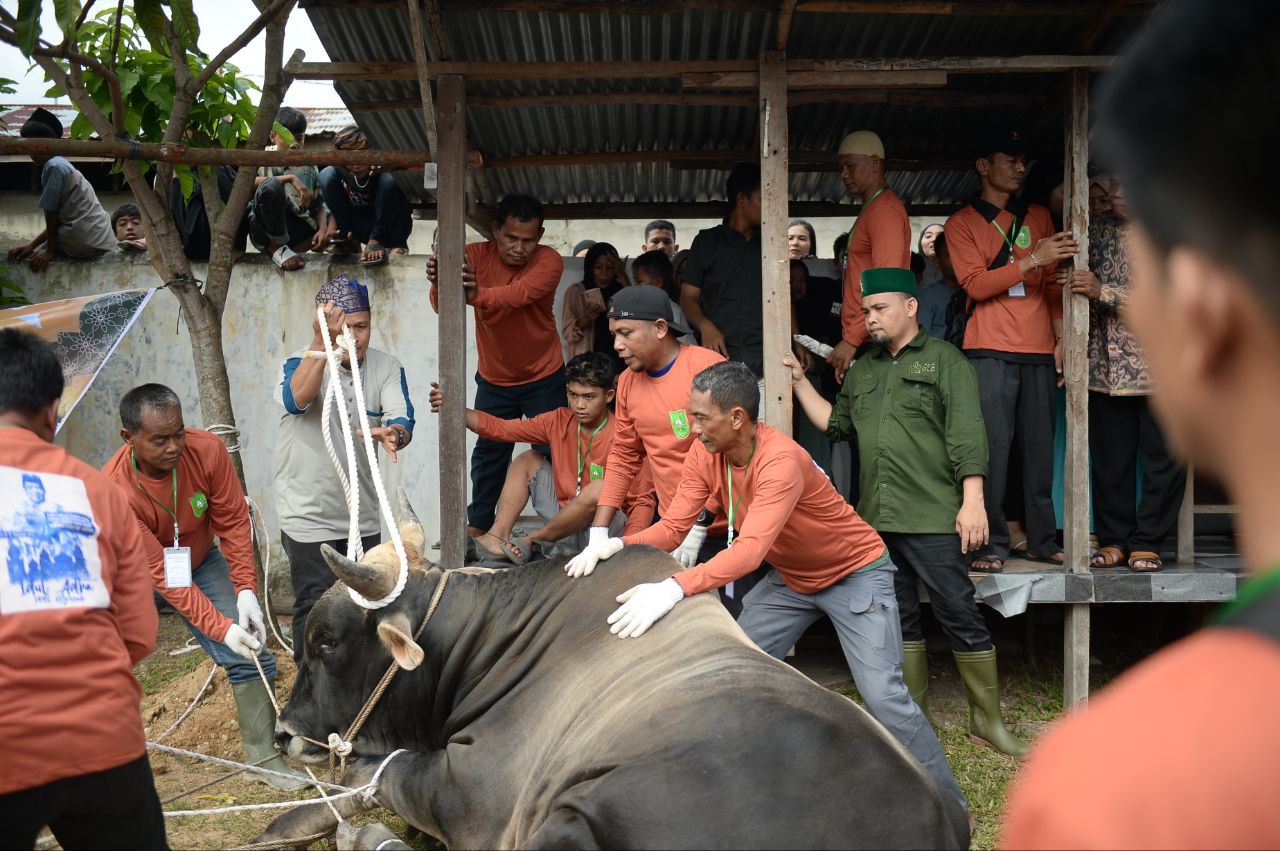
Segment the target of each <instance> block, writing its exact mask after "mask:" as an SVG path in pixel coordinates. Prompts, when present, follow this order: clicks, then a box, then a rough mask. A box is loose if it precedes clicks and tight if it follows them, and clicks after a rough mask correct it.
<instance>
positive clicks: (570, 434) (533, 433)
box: [431, 352, 656, 565]
mask: <svg viewBox="0 0 1280 851" xmlns="http://www.w3.org/2000/svg"><path fill="white" fill-rule="evenodd" d="M565 381H566V388H565V395H566V396H567V397H568V401H569V404H568V406H567V407H563V408H557V409H555V410H554V411H548V412H547V413H545V414H539V415H538V416H536V417H533V418H532V419H528V420H525V419H511V420H504V419H499V418H498V417H495V416H492V415H490V414H486V413H484V412H483V411H473V410H471V409H470V408H468V409H467V428H468V429H470V430H471V431H473V432H475V433H476V434H478V435H480V436H482V437H487V438H489V439H490V440H497V441H501V442H504V443H517V442H520V441H526V442H528V443H533V444H546V445H548V446H550V447H551V458H550V460H548V459H546V458H544V457H543V456H542V453H540V452H538V451H537V450H536V449H530V450H528V451H526V452H524V453H523V454H521V455H520V456H518V457H517V458H516V459H515V461H513V462H512V463H511V466H510V467H508V468H507V478H506V482H505V484H504V485H503V487H502V495H501V496H500V497H499V498H498V507H497V511H496V512H495V516H494V521H493V525H492V526H490V527H489V530H488V531H487V532H485V533H484V534H483V535H480V536H479V537H478V538H476V539H475V542H476V546H477V547H478V548H479V549H480V550H483V551H487V552H488V553H490V554H492V555H495V556H499V557H501V556H505V557H506V558H507V559H508V560H510V561H511V562H512V563H513V564H517V565H521V564H526V563H527V562H528V561H529V559H530V558H531V556H532V554H533V545H534V544H538V546H539V549H541V550H542V552H543V553H544V554H545V555H553V554H555V555H561V554H572V553H577V552H578V551H579V550H581V549H582V548H583V547H584V546H585V545H586V541H587V527H588V526H589V525H590V524H591V518H592V516H593V515H594V514H595V511H596V503H597V502H598V500H599V499H600V491H601V490H602V489H603V487H604V468H605V461H606V459H607V458H608V457H609V449H610V447H612V446H613V435H614V429H615V428H616V425H615V422H614V418H613V416H612V415H611V413H610V411H609V406H610V404H611V403H612V402H613V362H612V361H611V360H610V359H609V356H608V355H605V354H601V353H600V352H587V353H585V354H581V355H578V356H577V357H575V358H574V359H573V360H571V361H569V365H568V366H567V367H566V368H565ZM431 388H432V389H431V410H432V411H436V412H438V411H439V410H440V404H441V402H442V400H443V397H442V395H441V393H440V385H439V384H436V383H434V382H433V383H432V385H431ZM530 499H532V501H533V510H534V511H536V512H537V514H538V516H539V517H540V518H542V520H543V522H544V524H545V525H543V526H542V528H540V529H537V530H535V531H533V532H530V533H529V534H528V535H524V536H522V537H519V538H516V539H514V540H509V539H510V538H511V530H512V528H513V527H514V526H515V524H516V520H518V519H519V517H520V510H521V509H523V508H524V506H525V502H527V501H529V500H530ZM655 504H656V499H655V497H654V492H653V478H652V476H650V475H649V472H648V466H647V465H646V466H645V468H644V470H643V471H642V472H641V474H640V475H639V476H637V477H636V478H635V480H634V481H633V482H632V485H631V489H630V492H629V493H628V496H627V504H626V505H625V506H624V510H623V511H620V512H618V514H616V515H615V516H614V518H613V522H612V524H611V525H610V529H611V532H612V533H615V534H616V532H617V530H621V529H624V527H625V531H626V533H627V534H631V533H634V532H639V531H641V530H643V529H645V528H646V527H647V526H648V525H649V524H650V522H652V520H653V512H654V506H655ZM482 554H483V553H482Z"/></svg>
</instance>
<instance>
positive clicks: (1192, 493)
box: [1178, 464, 1196, 564]
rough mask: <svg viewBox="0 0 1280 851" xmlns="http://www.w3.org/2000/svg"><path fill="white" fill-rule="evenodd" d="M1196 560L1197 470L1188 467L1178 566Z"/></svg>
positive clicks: (1179, 524) (1191, 466)
mask: <svg viewBox="0 0 1280 851" xmlns="http://www.w3.org/2000/svg"><path fill="white" fill-rule="evenodd" d="M1195 560H1196V469H1195V467H1194V466H1193V465H1191V464H1188V465H1187V485H1186V490H1184V491H1183V492H1182V507H1181V508H1180V509H1178V564H1190V563H1191V562H1194V561H1195Z"/></svg>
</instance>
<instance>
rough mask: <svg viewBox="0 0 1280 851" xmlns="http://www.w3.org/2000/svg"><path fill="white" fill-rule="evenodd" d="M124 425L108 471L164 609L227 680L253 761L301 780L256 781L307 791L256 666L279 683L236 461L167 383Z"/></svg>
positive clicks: (138, 396) (140, 395) (141, 389)
mask: <svg viewBox="0 0 1280 851" xmlns="http://www.w3.org/2000/svg"><path fill="white" fill-rule="evenodd" d="M120 424H121V430H120V436H121V437H122V438H123V439H124V444H123V445H122V446H121V447H120V448H119V449H118V450H116V453H115V455H113V456H111V459H110V460H109V461H107V463H106V464H105V465H104V466H103V468H102V472H104V473H106V475H107V478H109V479H111V480H112V481H113V482H115V483H116V485H117V486H118V487H119V488H120V490H121V491H122V492H123V493H124V494H125V496H126V497H128V499H129V505H130V507H131V508H132V509H133V515H134V518H135V522H136V524H137V526H138V529H139V531H140V532H141V533H142V534H141V540H142V548H141V549H142V554H143V557H144V558H145V560H146V562H147V566H148V567H149V568H150V570H151V580H152V583H153V584H154V586H155V598H156V603H157V604H158V605H163V604H164V603H166V602H167V603H168V604H169V605H171V606H173V608H174V609H175V610H177V612H178V614H179V615H180V616H181V617H182V619H183V621H185V622H186V624H187V628H188V629H189V630H190V631H191V634H192V635H193V636H195V639H196V642H197V643H198V644H199V645H200V646H201V647H202V648H204V651H205V652H206V653H208V654H209V655H210V656H211V657H213V660H214V661H215V662H216V663H217V664H218V665H220V666H221V667H222V668H223V669H224V670H225V671H226V672H227V679H228V680H230V682H231V690H232V691H233V692H234V693H235V698H236V715H237V721H238V722H239V725H240V738H241V740H242V741H243V743H244V753H245V756H246V757H247V759H248V761H249V762H251V763H254V764H257V763H262V762H263V761H264V760H266V762H265V763H264V764H263V767H264V768H266V769H267V770H269V771H279V772H282V773H286V774H290V773H291V774H294V775H295V776H297V777H298V778H299V779H296V780H289V779H287V778H284V777H276V776H273V775H269V774H260V773H252V772H251V773H250V776H251V777H253V778H254V779H256V780H259V781H261V782H263V783H267V784H269V785H271V786H274V787H276V788H277V789H286V790H290V791H292V790H296V789H301V788H302V787H303V786H305V785H306V779H305V778H304V777H302V776H301V775H298V774H297V773H296V772H291V771H290V769H289V766H288V765H286V764H285V762H284V760H283V759H282V758H281V757H280V756H279V755H278V754H276V750H275V722H276V719H275V712H274V709H273V708H272V706H271V698H270V696H269V695H268V694H267V686H266V684H264V683H263V682H262V677H260V676H259V675H258V669H257V667H256V666H255V665H254V662H253V659H254V656H255V655H256V656H257V657H258V661H259V662H261V664H262V669H263V671H264V672H265V674H266V676H267V678H268V680H272V681H274V679H275V675H276V659H275V656H273V655H272V654H271V652H270V651H268V650H267V649H265V647H264V646H263V645H264V644H265V642H266V637H267V633H266V628H265V626H264V624H263V617H262V607H261V606H259V605H258V597H257V585H258V581H257V574H256V572H255V567H254V562H253V541H252V537H251V532H250V526H249V504H248V502H246V501H245V498H244V492H243V491H242V490H241V489H240V481H239V479H237V478H236V472H235V468H234V467H233V466H232V465H231V456H230V455H228V454H227V448H226V446H224V445H223V443H222V441H221V440H219V439H218V438H217V437H215V436H214V435H212V434H209V432H207V431H200V430H199V429H194V428H192V429H189V428H186V426H185V425H184V424H183V421H182V403H181V402H180V401H179V399H178V395H177V394H176V393H174V392H173V391H172V390H170V389H169V388H168V387H165V386H164V385H162V384H143V385H140V386H138V387H135V388H133V389H132V390H130V391H129V392H128V393H126V394H125V395H124V398H122V399H121V400H120ZM215 538H216V539H217V541H218V543H217V544H215V543H214V539H215Z"/></svg>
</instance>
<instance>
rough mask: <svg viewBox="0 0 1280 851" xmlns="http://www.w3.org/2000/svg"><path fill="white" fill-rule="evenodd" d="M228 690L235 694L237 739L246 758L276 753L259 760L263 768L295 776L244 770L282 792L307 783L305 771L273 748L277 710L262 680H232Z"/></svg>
mask: <svg viewBox="0 0 1280 851" xmlns="http://www.w3.org/2000/svg"><path fill="white" fill-rule="evenodd" d="M231 691H232V692H233V693H234V694H235V696H236V722H237V723H238V724H239V725H240V740H241V741H242V742H243V743H244V755H245V761H246V762H250V763H256V762H257V761H258V760H260V759H266V758H267V757H269V756H271V755H272V754H276V756H275V758H274V759H270V760H267V761H266V762H264V763H263V764H262V767H263V768H266V769H269V770H271V771H280V772H284V773H285V774H292V775H294V776H295V777H297V778H298V779H297V780H286V779H284V778H283V777H276V776H275V775H272V774H259V773H258V772H256V771H246V772H245V774H246V775H247V776H248V777H249V778H251V779H253V780H257V781H258V782H259V783H266V784H267V785H268V786H271V787H273V788H276V789H279V790H281V791H282V792H296V791H298V790H299V789H302V788H304V787H305V786H307V785H308V784H309V783H310V781H309V780H308V779H307V776H306V775H305V774H301V773H299V772H297V771H294V770H293V769H292V768H290V767H289V765H288V763H286V762H285V761H284V757H282V756H280V755H279V753H278V752H277V751H276V746H275V734H276V714H275V709H274V708H273V707H272V706H271V698H270V696H269V695H268V694H267V687H266V686H265V685H264V684H263V682H262V680H249V681H248V682H243V683H235V684H234V685H232V686H231Z"/></svg>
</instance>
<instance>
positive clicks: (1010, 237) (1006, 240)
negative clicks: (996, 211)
mask: <svg viewBox="0 0 1280 851" xmlns="http://www.w3.org/2000/svg"><path fill="white" fill-rule="evenodd" d="M1013 223H1014V225H1017V224H1018V217H1017V216H1014V217H1013ZM991 224H992V225H994V226H995V229H996V230H998V231H1000V236H1001V237H1002V238H1003V239H1004V244H1005V245H1007V246H1009V262H1010V263H1015V262H1017V261H1015V260H1014V259H1013V234H1009V233H1005V230H1004V228H1002V227H1000V223H999V222H997V221H996V220H995V219H992V220H991Z"/></svg>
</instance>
